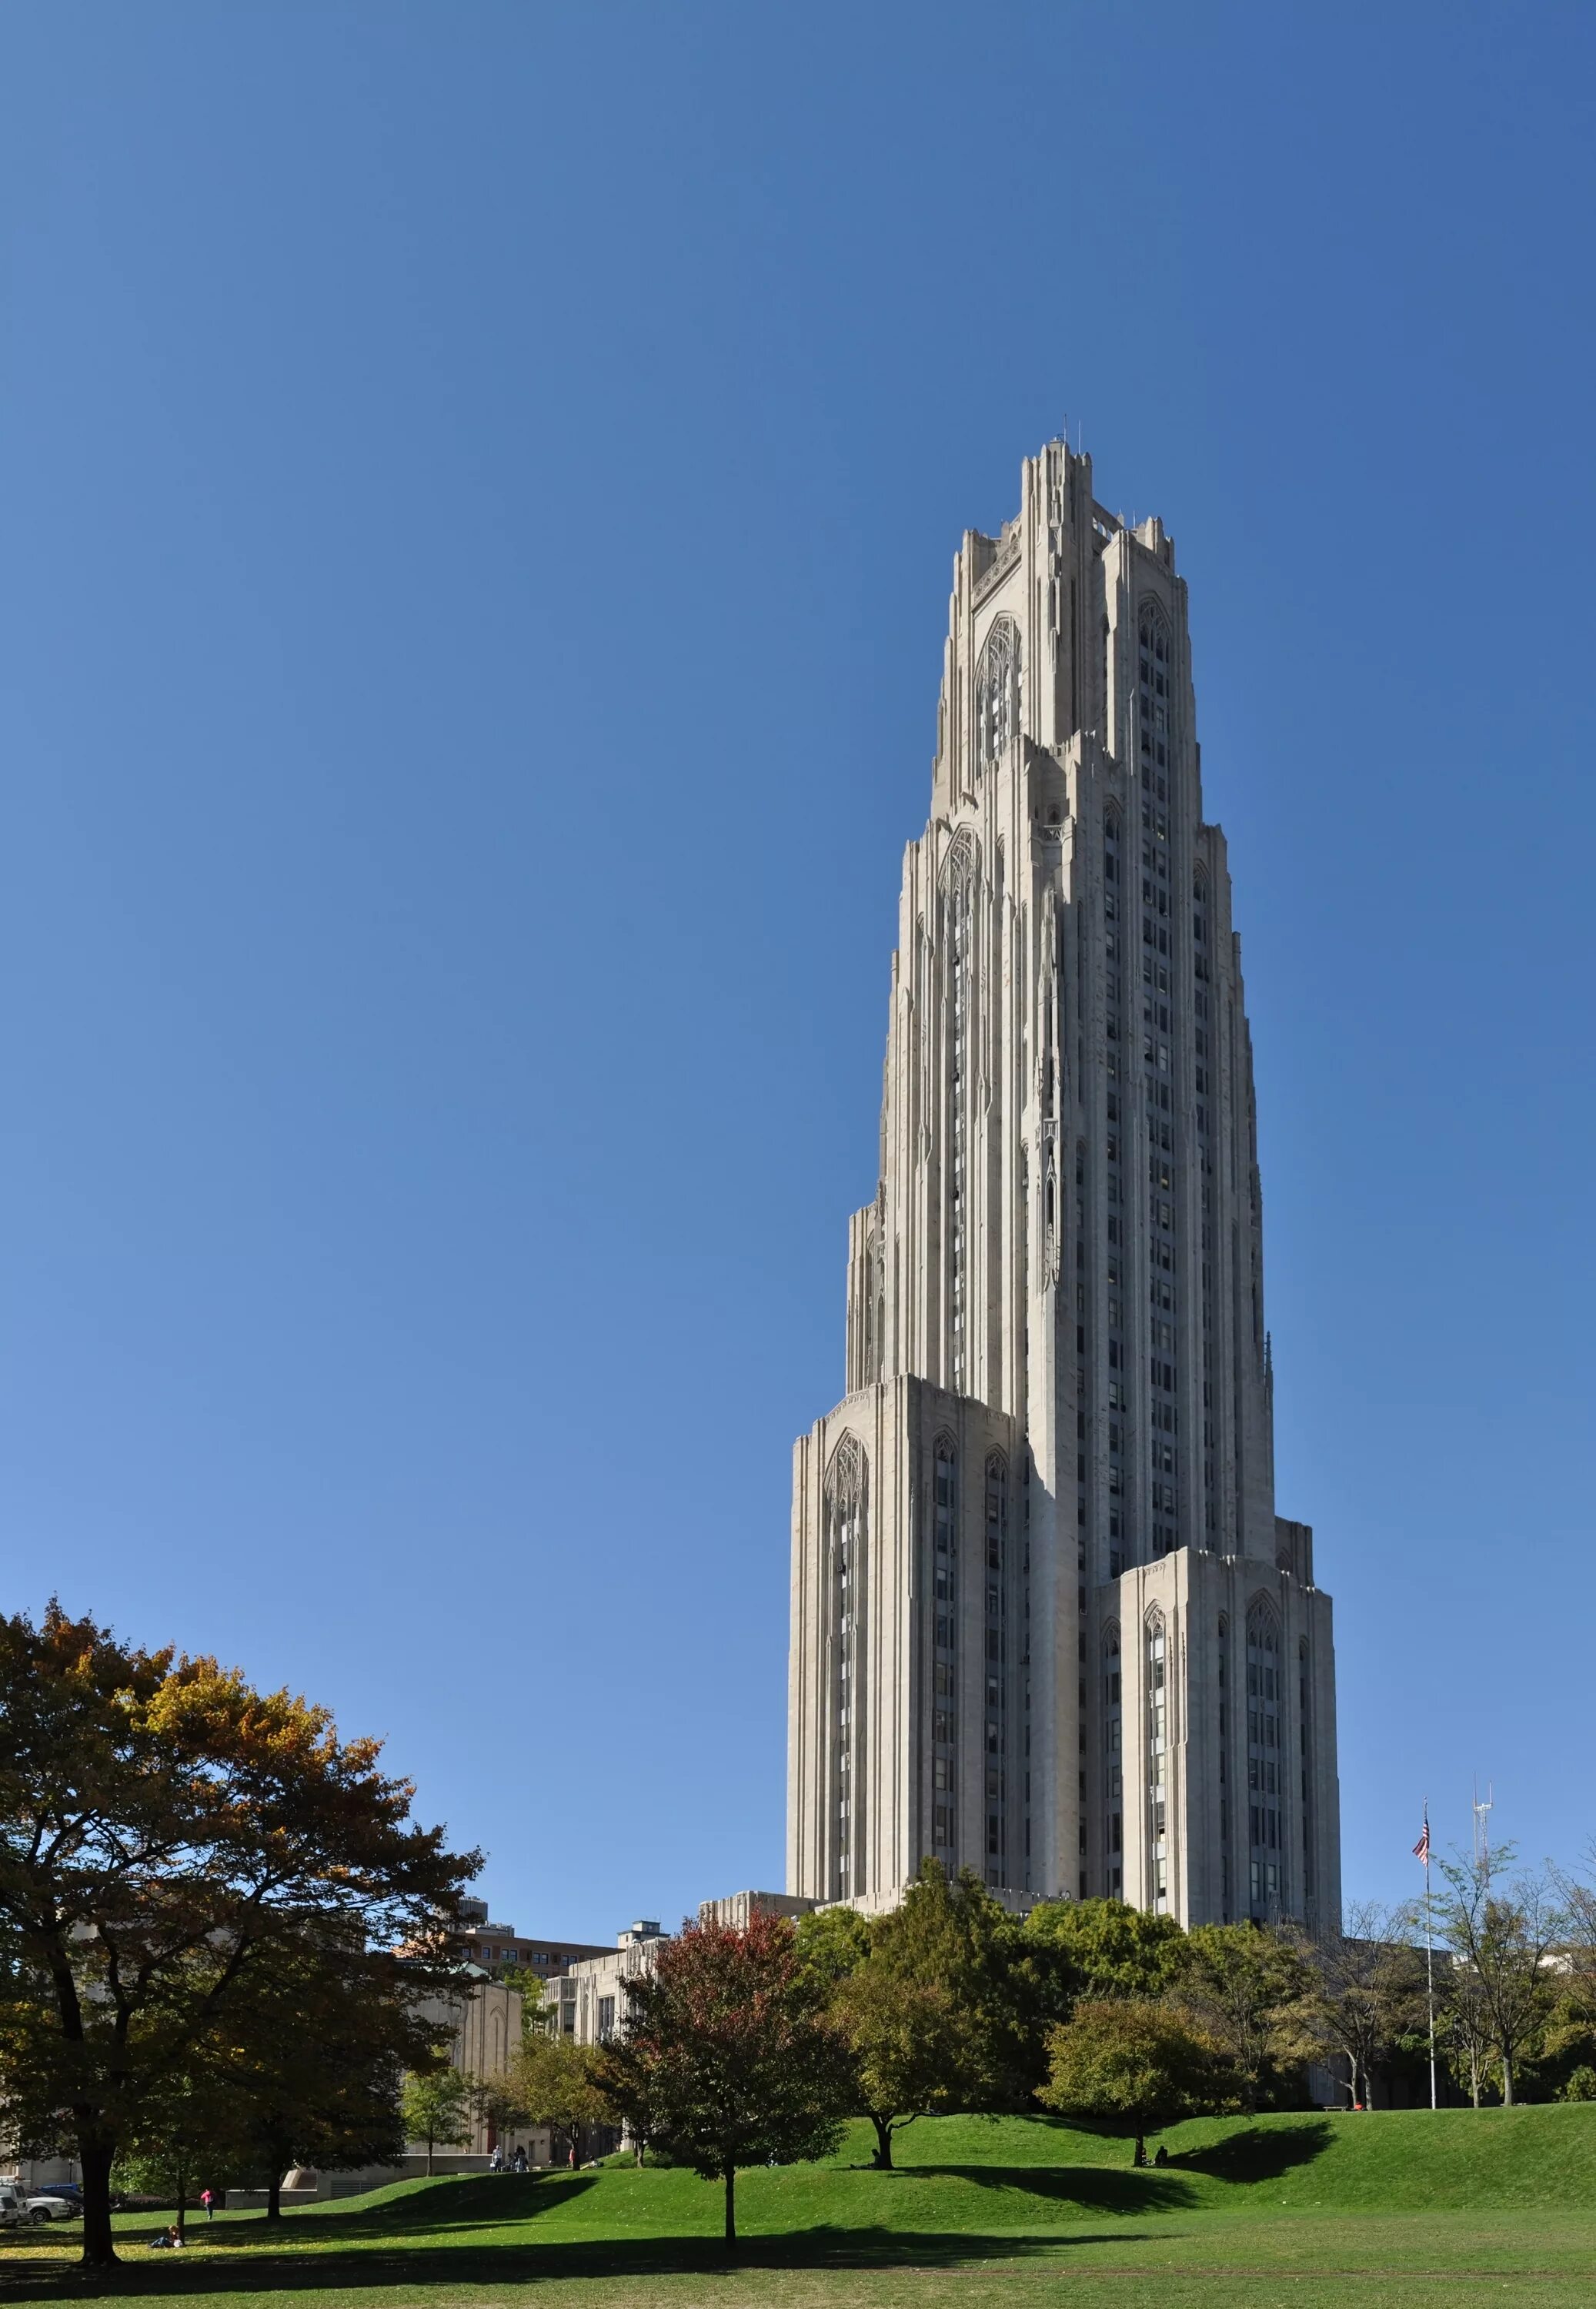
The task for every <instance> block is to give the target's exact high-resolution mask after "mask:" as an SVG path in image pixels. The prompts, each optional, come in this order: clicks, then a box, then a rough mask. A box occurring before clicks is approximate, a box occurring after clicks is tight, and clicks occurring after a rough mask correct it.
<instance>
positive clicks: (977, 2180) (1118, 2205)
mask: <svg viewBox="0 0 1596 2309" xmlns="http://www.w3.org/2000/svg"><path fill="white" fill-rule="evenodd" d="M902 2171H903V2173H904V2174H905V2175H916V2176H918V2175H920V2174H926V2175H931V2174H936V2175H940V2176H942V2177H943V2178H945V2179H949V2180H955V2181H971V2182H973V2183H974V2184H975V2185H976V2187H977V2188H980V2189H1012V2190H1013V2191H1014V2192H1015V2193H1016V2195H1020V2196H1028V2197H1044V2198H1046V2199H1047V2200H1048V2202H1049V2203H1051V2204H1061V2203H1062V2204H1072V2205H1079V2206H1081V2208H1082V2209H1083V2210H1084V2211H1087V2212H1093V2213H1178V2212H1184V2211H1185V2210H1186V2208H1187V2207H1188V2206H1191V2205H1195V2203H1197V2201H1198V2196H1197V2192H1196V2191H1195V2189H1194V2188H1193V2187H1192V2185H1191V2184H1190V2182H1189V2181H1183V2180H1182V2179H1181V2177H1180V2175H1178V2173H1176V2172H1174V2171H1173V2170H1172V2169H1171V2168H1170V2167H1169V2166H1158V2167H1156V2168H1155V2167H1153V2166H1141V2167H1140V2168H1138V2167H1136V2166H1131V2167H1130V2168H1129V2169H1122V2168H1119V2167H1117V2166H1112V2165H907V2166H903V2167H902ZM884 2178H888V2179H890V2178H891V2175H884Z"/></svg>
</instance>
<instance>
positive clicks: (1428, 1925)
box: [1424, 1796, 1436, 2109]
mask: <svg viewBox="0 0 1596 2309" xmlns="http://www.w3.org/2000/svg"><path fill="white" fill-rule="evenodd" d="M1424 1985H1425V1990H1426V1993H1427V1997H1428V2003H1429V2105H1430V2106H1431V2108H1432V2109H1433V2108H1434V2107H1435V2106H1436V1935H1435V1929H1434V1924H1433V1922H1432V1916H1431V1910H1430V1904H1429V1798H1428V1796H1426V1798H1425V1800H1424Z"/></svg>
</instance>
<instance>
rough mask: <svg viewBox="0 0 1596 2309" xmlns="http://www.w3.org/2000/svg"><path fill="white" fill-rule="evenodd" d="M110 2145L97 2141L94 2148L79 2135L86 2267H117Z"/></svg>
mask: <svg viewBox="0 0 1596 2309" xmlns="http://www.w3.org/2000/svg"><path fill="white" fill-rule="evenodd" d="M111 2154H112V2152H111V2149H110V2146H109V2144H108V2143H100V2142H96V2143H95V2145H94V2146H93V2147H92V2148H91V2146H90V2145H89V2143H88V2142H87V2141H86V2140H84V2139H83V2138H82V2134H80V2135H79V2137H78V2165H79V2167H80V2169H81V2171H82V2192H83V2267H84V2268H85V2269H115V2268H116V2246H115V2244H113V2243H112V2240H111Z"/></svg>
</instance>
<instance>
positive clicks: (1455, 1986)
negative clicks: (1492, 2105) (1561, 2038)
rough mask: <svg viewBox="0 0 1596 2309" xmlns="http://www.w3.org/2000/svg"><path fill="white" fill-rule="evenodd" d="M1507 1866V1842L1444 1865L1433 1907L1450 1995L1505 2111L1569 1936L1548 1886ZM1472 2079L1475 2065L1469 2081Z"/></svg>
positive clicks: (1510, 1861)
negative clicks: (1482, 2045) (1484, 2057)
mask: <svg viewBox="0 0 1596 2309" xmlns="http://www.w3.org/2000/svg"><path fill="white" fill-rule="evenodd" d="M1515 1868H1516V1855H1515V1854H1514V1848H1513V1846H1512V1845H1510V1844H1504V1845H1502V1846H1499V1847H1498V1849H1497V1851H1495V1852H1492V1853H1489V1854H1488V1855H1485V1856H1484V1857H1482V1858H1476V1859H1470V1860H1462V1859H1458V1860H1451V1861H1447V1860H1444V1861H1443V1862H1442V1863H1441V1875H1442V1878H1443V1880H1444V1881H1445V1886H1446V1890H1445V1892H1443V1893H1439V1894H1437V1895H1436V1901H1435V1916H1436V1925H1437V1928H1438V1930H1439V1932H1440V1934H1441V1937H1442V1938H1443V1939H1444V1940H1445V1943H1446V1946H1447V1947H1448V1949H1449V1950H1451V1954H1452V1971H1453V1976H1454V1977H1453V1981H1452V1984H1451V1986H1452V1993H1453V1997H1454V2001H1456V2002H1463V2001H1467V2002H1469V2003H1470V2004H1471V2007H1472V2011H1471V2022H1472V2024H1473V2025H1475V2026H1477V2028H1478V2029H1479V2032H1480V2034H1481V2035H1482V2036H1483V2037H1484V2038H1485V2040H1486V2042H1487V2043H1488V2045H1489V2047H1490V2051H1491V2054H1493V2055H1494V2057H1495V2060H1496V2063H1497V2071H1498V2073H1499V2075H1500V2077H1501V2080H1502V2099H1503V2102H1504V2104H1505V2106H1507V2107H1509V2108H1511V2107H1512V2106H1513V2102H1514V2072H1515V2070H1516V2068H1517V2066H1518V2063H1519V2062H1520V2061H1521V2060H1522V2059H1523V2057H1524V2055H1525V2054H1528V2053H1530V2052H1531V2051H1532V2049H1533V2047H1534V2045H1535V2044H1536V2042H1537V2040H1538V2038H1539V2037H1540V2034H1541V2032H1542V2030H1543V2029H1544V2028H1545V2026H1546V2023H1547V2020H1548V2019H1549V2014H1550V2011H1551V2006H1552V2002H1553V1995H1554V1991H1555V1988H1556V1985H1557V1974H1556V1973H1555V1972H1554V1969H1553V1967H1554V1959H1557V1957H1558V1955H1559V1951H1560V1950H1561V1949H1562V1947H1563V1944H1564V1943H1565V1942H1566V1941H1567V1939H1568V1936H1569V1930H1570V1919H1569V1916H1568V1915H1567V1913H1566V1911H1565V1909H1564V1908H1562V1907H1559V1906H1558V1904H1557V1900H1556V1898H1555V1897H1554V1887H1553V1886H1551V1885H1549V1884H1548V1883H1546V1882H1543V1881H1541V1879H1540V1878H1539V1877H1535V1876H1523V1875H1519V1874H1517V1873H1515ZM1564 1960H1565V1961H1566V1959H1564ZM1478 2073H1479V2064H1478V2059H1476V2063H1475V2075H1476V2080H1478ZM1476 2106H1478V2089H1476Z"/></svg>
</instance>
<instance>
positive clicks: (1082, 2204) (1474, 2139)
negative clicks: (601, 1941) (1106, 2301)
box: [305, 2105, 1596, 2239]
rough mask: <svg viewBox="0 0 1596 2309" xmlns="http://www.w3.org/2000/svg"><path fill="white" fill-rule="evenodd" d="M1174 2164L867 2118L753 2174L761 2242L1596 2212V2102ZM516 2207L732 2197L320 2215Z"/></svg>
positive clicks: (601, 2198)
mask: <svg viewBox="0 0 1596 2309" xmlns="http://www.w3.org/2000/svg"><path fill="white" fill-rule="evenodd" d="M1157 2138H1158V2139H1160V2140H1162V2141H1163V2143H1164V2145H1165V2146H1166V2147H1167V2148H1168V2149H1169V2164H1168V2165H1167V2166H1162V2167H1160V2168H1156V2169H1149V2170H1146V2171H1142V2172H1138V2171H1135V2170H1134V2168H1133V2167H1132V2166H1131V2165H1130V2164H1129V2161H1128V2159H1129V2155H1130V2150H1129V2146H1128V2144H1127V2142H1126V2140H1124V2139H1123V2138H1120V2137H1117V2136H1114V2135H1108V2134H1103V2133H1100V2132H1095V2131H1093V2130H1091V2129H1088V2128H1084V2127H1082V2126H1077V2125H1071V2124H1066V2123H1063V2122H1062V2121H1060V2120H1057V2119H1049V2118H1047V2117H1040V2116H1037V2117H1026V2116H1005V2117H972V2116H950V2117H924V2118H921V2119H920V2121H919V2123H916V2124H914V2125H911V2126H910V2128H909V2129H908V2130H907V2131H906V2132H903V2133H901V2134H900V2135H899V2137H898V2143H897V2152H896V2153H897V2157H898V2170H897V2171H896V2172H893V2173H876V2172H873V2171H871V2170H869V2169H868V2166H869V2154H870V2133H869V2129H868V2127H867V2126H865V2125H859V2126H857V2127H854V2128H852V2129H851V2131H850V2137H849V2139H848V2140H846V2141H845V2142H844V2143H843V2146H842V2149H841V2151H840V2152H839V2154H838V2155H837V2156H836V2157H834V2158H830V2159H828V2160H827V2161H826V2162H825V2163H824V2164H819V2165H796V2166H783V2167H781V2168H780V2169H778V2170H775V2171H768V2170H765V2169H763V2168H758V2167H755V2169H753V2170H752V2171H749V2172H746V2173H744V2174H743V2175H740V2176H739V2178H738V2227H740V2228H741V2229H742V2230H743V2232H744V2234H745V2235H749V2236H754V2235H761V2234H763V2235H790V2234H792V2233H794V2232H796V2231H802V2230H806V2229H816V2228H824V2229H826V2230H828V2231H837V2230H862V2229H880V2228H882V2227H887V2228H891V2229H896V2230H911V2231H915V2232H917V2233H922V2234H923V2233H926V2232H931V2231H939V2230H940V2231H951V2232H955V2233H956V2232H960V2231H975V2230H983V2231H984V2230H992V2229H1035V2228H1039V2227H1056V2226H1058V2225H1061V2224H1067V2223H1071V2222H1077V2221H1080V2220H1082V2219H1083V2218H1094V2219H1095V2218H1100V2217H1101V2216H1103V2215H1110V2216H1114V2215H1119V2216H1126V2217H1129V2216H1139V2215H1143V2214H1147V2213H1180V2212H1186V2213H1192V2212H1203V2211H1214V2212H1225V2213H1229V2214H1231V2215H1235V2214H1249V2215H1257V2216H1260V2217H1264V2216H1267V2215H1271V2214H1274V2213H1278V2212H1280V2211H1281V2210H1282V2208H1283V2209H1286V2210H1299V2211H1307V2210H1312V2211H1320V2212H1324V2211H1345V2212H1441V2211H1447V2210H1454V2211H1457V2212H1468V2213H1480V2212H1486V2211H1491V2210H1500V2211H1514V2210H1527V2209H1530V2208H1532V2207H1537V2206H1541V2207H1545V2208H1547V2209H1549V2210H1559V2211H1571V2210H1585V2211H1592V2212H1596V2105H1589V2106H1585V2105H1580V2106H1557V2107H1543V2108H1517V2109H1480V2110H1478V2111H1476V2110H1473V2109H1442V2110H1440V2111H1438V2112H1436V2114H1431V2112H1430V2111H1429V2110H1428V2109H1422V2110H1420V2109H1402V2110H1390V2111H1384V2112H1379V2111H1376V2112H1371V2113H1367V2114H1362V2115H1357V2116H1353V2115H1333V2116H1304V2115H1290V2116H1259V2117H1253V2118H1239V2117H1210V2118H1199V2119H1195V2120H1194V2121H1193V2122H1192V2123H1186V2124H1180V2125H1175V2126H1172V2127H1171V2128H1170V2129H1169V2131H1168V2132H1164V2133H1162V2134H1160V2135H1158V2136H1157ZM422 2195H424V2196H425V2197H426V2199H427V2212H428V2214H429V2215H430V2213H431V2212H432V2211H433V2210H434V2209H435V2208H436V2213H437V2214H438V2215H439V2216H443V2215H444V2212H445V2209H447V2215H448V2218H450V2219H451V2220H461V2221H466V2220H471V2219H484V2218H486V2219H488V2220H492V2221H494V2223H495V2226H497V2225H498V2223H499V2222H500V2221H502V2220H504V2219H505V2218H506V2217H509V2218H517V2219H520V2220H522V2221H527V2222H530V2223H531V2225H532V2227H533V2228H535V2230H536V2232H537V2233H538V2234H539V2235H549V2236H552V2235H561V2236H565V2237H570V2238H573V2239H574V2238H577V2237H581V2238H584V2239H585V2238H597V2237H604V2236H610V2237H616V2238H638V2237H643V2236H663V2235H674V2236H681V2235H701V2234H702V2235H713V2234H714V2233H715V2232H716V2231H717V2230H718V2228H719V2226H720V2192H719V2191H718V2190H717V2189H716V2188H714V2187H712V2186H710V2185H707V2184H705V2183H703V2182H702V2181H700V2180H699V2179H698V2178H697V2176H696V2175H694V2174H692V2173H688V2172H685V2171H677V2170H672V2169H667V2168H662V2167H659V2166H645V2167H644V2169H643V2171H642V2172H638V2171H636V2170H635V2169H634V2167H633V2166H631V2165H630V2164H625V2165H621V2164H616V2165H610V2166H601V2167H600V2168H599V2169H598V2170H597V2171H594V2172H587V2173H576V2174H563V2173H553V2174H545V2175H540V2176H539V2177H537V2178H535V2179H533V2180H530V2181H525V2182H521V2181H517V2180H515V2179H514V2178H513V2177H511V2176H505V2175H498V2176H495V2175H483V2176H481V2177H478V2178H471V2179H467V2180H460V2181H433V2182H415V2181H411V2182H404V2183H401V2184H399V2185H398V2186H397V2187H395V2188H393V2189H391V2190H384V2191H380V2192H376V2193H375V2194H374V2195H373V2196H371V2197H368V2198H362V2199H360V2200H358V2204H359V2206H360V2208H361V2211H360V2212H359V2213H358V2214H357V2213H356V2212H355V2211H354V2210H353V2208H352V2207H350V2206H347V2205H329V2206H324V2207H318V2208H317V2209H316V2211H315V2213H313V2214H308V2215H306V2216H305V2218H307V2219H317V2218H328V2217H331V2218H333V2219H334V2220H335V2221H337V2222H338V2223H340V2224H341V2225H342V2224H346V2223H353V2222H356V2221H359V2222H361V2223H362V2224H364V2223H366V2222H369V2223H371V2225H372V2227H373V2228H374V2230H380V2229H381V2228H383V2227H388V2226H390V2225H393V2226H401V2227H406V2228H409V2227H413V2225H414V2223H415V2222H416V2221H417V2219H418V2218H419V2217H421V2215H422V2210H423V2209H422V2207H421V2206H420V2205H419V2204H418V2203H417V2201H416V2200H417V2198H418V2196H422Z"/></svg>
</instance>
